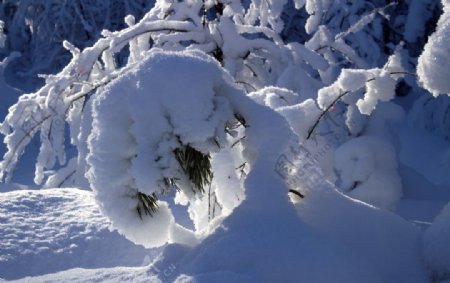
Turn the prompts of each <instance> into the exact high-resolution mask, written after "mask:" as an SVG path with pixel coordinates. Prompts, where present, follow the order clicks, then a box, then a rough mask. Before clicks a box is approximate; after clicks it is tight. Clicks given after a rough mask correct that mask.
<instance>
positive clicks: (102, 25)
mask: <svg viewBox="0 0 450 283" xmlns="http://www.w3.org/2000/svg"><path fill="white" fill-rule="evenodd" d="M153 4H154V1H143V0H112V1H91V0H89V1H86V0H83V1H78V0H76V1H60V0H49V1H39V0H25V1H23V0H22V1H16V0H13V1H1V3H0V20H2V21H3V22H4V24H5V26H4V28H5V29H6V30H7V35H8V38H7V42H6V44H7V45H8V48H9V50H10V52H13V51H16V52H20V53H21V54H22V57H21V58H20V59H19V60H18V61H17V62H16V63H15V64H14V66H11V68H12V69H13V70H12V71H11V75H12V76H15V79H16V80H18V81H21V83H17V82H16V81H12V82H11V83H13V84H14V85H15V86H16V87H19V88H20V87H24V86H23V81H24V80H26V81H29V82H32V83H36V80H37V79H38V78H37V75H39V74H43V73H55V72H57V71H59V70H60V69H61V68H62V67H63V66H64V65H66V64H67V63H68V62H69V61H70V59H71V58H70V53H69V52H67V50H65V49H64V48H63V46H62V43H63V41H64V40H68V41H70V42H71V43H72V44H74V45H75V46H77V47H79V48H85V47H88V46H90V45H92V44H93V43H94V42H95V41H96V40H97V39H98V38H99V37H100V34H101V31H102V30H104V29H110V30H119V29H122V28H124V27H125V24H124V22H123V18H124V17H125V16H127V15H134V16H135V17H137V18H140V17H141V16H142V15H143V14H144V13H145V12H146V11H147V10H148V9H149V8H150V7H151V6H152V5H153ZM0 54H1V53H0ZM41 83H42V82H41Z"/></svg>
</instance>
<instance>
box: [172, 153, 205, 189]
mask: <svg viewBox="0 0 450 283" xmlns="http://www.w3.org/2000/svg"><path fill="white" fill-rule="evenodd" d="M174 154H175V158H176V159H177V161H178V164H179V165H180V167H181V169H182V170H183V172H184V173H185V174H186V176H187V177H188V179H189V181H190V182H191V184H192V188H193V190H194V192H200V193H204V192H205V189H204V187H205V186H208V185H210V184H211V181H212V178H213V173H212V168H211V161H210V159H211V157H210V156H209V154H203V153H201V152H200V151H198V150H196V149H194V148H193V147H191V146H189V145H187V146H185V147H183V148H177V149H175V150H174Z"/></svg>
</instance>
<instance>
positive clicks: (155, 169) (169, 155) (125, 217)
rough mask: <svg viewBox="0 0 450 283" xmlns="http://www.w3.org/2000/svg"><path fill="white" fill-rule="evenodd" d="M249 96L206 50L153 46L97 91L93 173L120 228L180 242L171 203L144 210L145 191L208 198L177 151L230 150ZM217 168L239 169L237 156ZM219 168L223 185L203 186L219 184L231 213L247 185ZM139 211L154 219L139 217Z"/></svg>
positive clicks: (149, 241) (147, 239)
mask: <svg viewBox="0 0 450 283" xmlns="http://www.w3.org/2000/svg"><path fill="white" fill-rule="evenodd" d="M168 77H170V80H167V78H168ZM244 98H245V94H244V93H243V92H242V90H239V89H237V88H236V86H234V85H233V84H232V79H231V78H230V77H228V74H226V73H225V72H224V71H223V70H222V69H221V67H220V66H219V65H218V63H217V62H216V61H215V60H214V59H212V58H208V56H207V55H206V54H204V53H202V52H184V53H166V52H160V51H153V52H151V53H150V55H149V57H147V58H145V59H144V60H143V62H142V63H141V64H139V65H137V66H136V67H134V68H132V69H131V70H130V71H129V72H127V73H126V74H124V75H122V76H120V77H119V78H117V79H115V80H114V81H113V82H111V83H110V84H109V85H108V86H107V87H106V88H105V89H104V90H103V91H102V92H101V93H100V94H98V95H97V96H96V97H95V98H94V101H93V112H92V115H93V122H92V131H91V134H90V135H89V139H88V148H89V154H88V156H87V161H88V166H89V168H90V169H89V171H88V179H89V181H90V184H91V187H92V188H93V189H94V191H95V192H96V198H97V201H98V202H99V203H100V204H101V207H102V209H103V211H104V213H105V214H106V215H107V216H108V217H109V218H110V219H111V221H112V223H113V225H114V227H116V228H117V229H118V230H119V231H120V232H121V233H123V234H125V235H126V236H127V237H129V238H130V239H132V240H133V241H134V242H136V243H140V244H143V245H145V246H150V247H152V246H161V245H162V244H164V243H165V242H167V241H172V242H175V241H179V240H178V239H177V238H176V237H177V235H173V234H172V232H171V230H170V229H171V227H172V226H173V225H174V217H173V216H172V213H171V212H170V209H169V208H168V205H167V204H166V203H165V202H163V201H158V202H157V206H158V208H157V210H155V211H145V206H144V207H142V205H143V204H142V203H140V202H139V199H138V197H139V194H144V195H147V196H153V197H155V200H156V198H160V197H161V196H163V195H164V194H166V193H168V192H167V190H170V189H178V194H179V196H177V199H185V200H186V202H189V200H190V199H191V198H193V197H202V198H203V200H205V201H206V200H207V196H202V193H205V192H204V191H202V190H203V188H202V187H199V184H195V183H194V181H195V179H193V176H191V175H189V172H187V171H189V170H186V168H184V167H183V164H181V163H180V160H179V159H178V156H177V150H180V148H185V150H186V147H190V148H191V151H194V150H195V151H197V152H199V153H198V154H204V155H208V157H207V158H208V159H209V158H210V157H209V154H211V153H212V152H219V151H221V150H224V151H228V152H230V146H231V143H230V140H228V139H227V136H226V130H227V128H230V126H231V125H232V124H235V123H236V122H237V120H236V118H235V116H242V117H246V116H247V113H241V110H240V109H239V107H241V106H238V105H237V101H239V100H242V99H244ZM247 100H249V99H247ZM247 103H248V102H247ZM255 158H256V157H255ZM222 161H224V159H223V158H222ZM230 161H231V164H230ZM190 162H197V161H196V159H194V158H193V159H192V161H190ZM205 162H209V161H205ZM218 166H220V167H222V168H224V167H225V168H226V167H229V168H234V167H235V166H234V163H233V160H232V159H231V160H229V161H228V162H226V163H223V164H220V165H218ZM218 166H217V167H218ZM217 167H216V168H215V169H217V170H215V171H214V177H217V178H219V179H220V180H221V181H222V182H223V183H217V182H216V183H214V184H210V182H211V181H210V180H203V181H204V182H206V184H203V183H202V184H200V186H203V185H207V186H210V187H209V188H205V189H208V190H209V191H208V194H214V193H215V191H216V188H217V189H218V190H217V194H215V197H216V198H217V201H218V202H219V203H220V204H221V205H222V212H224V213H230V212H231V211H232V210H233V208H234V207H235V206H237V204H239V203H240V201H242V200H243V198H244V196H243V193H242V191H241V185H240V183H239V181H238V180H237V178H236V176H234V178H232V177H233V174H235V173H234V172H233V170H231V172H224V169H220V168H217ZM196 172H198V169H197V171H196ZM196 172H194V173H196ZM221 173H226V175H225V176H221ZM230 173H231V174H230ZM168 180H170V181H168ZM233 181H234V182H233ZM168 182H170V185H167V183H168ZM211 186H212V187H211ZM196 193H197V194H200V195H197V196H196V195H195V194H196ZM209 197H210V196H209ZM185 204H187V203H185ZM209 205H211V203H209ZM213 205H215V204H214V203H213ZM155 208H156V207H155ZM137 209H138V210H140V209H141V210H142V211H141V213H142V214H144V212H145V213H149V214H151V215H152V216H153V217H141V218H139V217H136V212H137ZM150 209H152V207H150ZM201 210H203V207H201V208H200V209H199V211H201ZM205 211H208V209H206V210H205ZM138 212H139V211H138ZM193 213H194V214H195V213H196V211H195V209H194V211H193ZM197 213H198V212H197ZM217 215H220V213H219V211H218V213H217ZM217 215H216V216H217ZM142 216H143V215H142ZM196 216H197V217H196ZM195 218H198V215H194V219H193V220H194V221H195V220H196V219H195ZM195 224H197V225H196V228H197V229H199V230H201V228H204V225H205V224H203V225H201V224H200V223H199V221H198V220H197V221H195ZM179 229H182V228H179ZM181 231H182V230H181ZM185 232H186V231H185ZM174 233H177V232H176V231H175V232H174ZM178 233H179V232H178ZM186 233H187V232H186ZM192 237H193V236H192Z"/></svg>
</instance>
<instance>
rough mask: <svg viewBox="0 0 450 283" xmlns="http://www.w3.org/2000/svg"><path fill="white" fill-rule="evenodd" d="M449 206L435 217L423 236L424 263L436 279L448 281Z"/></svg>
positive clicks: (449, 265)
mask: <svg viewBox="0 0 450 283" xmlns="http://www.w3.org/2000/svg"><path fill="white" fill-rule="evenodd" d="M449 239H450V204H447V205H446V206H445V207H444V208H443V209H442V211H441V213H440V214H439V215H438V216H437V217H436V219H435V220H434V222H433V224H431V226H430V227H429V228H428V229H427V230H426V231H425V234H424V236H423V247H424V248H423V249H424V252H423V253H424V256H425V262H426V264H427V266H428V267H429V268H430V269H431V270H432V271H433V275H434V277H435V278H436V279H438V278H439V279H450V245H449V243H448V241H449Z"/></svg>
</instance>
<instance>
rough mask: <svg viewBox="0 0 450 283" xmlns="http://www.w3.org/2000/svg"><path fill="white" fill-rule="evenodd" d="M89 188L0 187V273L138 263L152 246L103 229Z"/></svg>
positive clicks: (19, 274)
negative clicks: (138, 244) (86, 189)
mask: <svg viewBox="0 0 450 283" xmlns="http://www.w3.org/2000/svg"><path fill="white" fill-rule="evenodd" d="M109 226H110V222H109V221H108V220H107V219H106V218H105V217H104V216H103V215H102V214H101V213H100V210H99V208H98V206H97V204H96V202H95V199H94V197H93V195H92V193H91V192H88V191H83V190H78V189H45V190H18V191H11V192H2V193H0V238H1V239H2V240H1V241H0V277H1V278H4V279H18V278H21V277H24V276H36V275H41V274H47V273H53V272H57V271H61V270H65V269H70V268H74V267H84V268H101V267H113V266H140V265H142V264H145V261H146V257H154V256H155V255H156V253H157V251H156V250H149V249H145V248H143V247H142V246H137V245H135V244H133V243H132V242H130V241H128V240H126V239H125V238H123V237H122V236H120V235H119V234H118V233H117V232H112V231H110V229H109Z"/></svg>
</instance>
